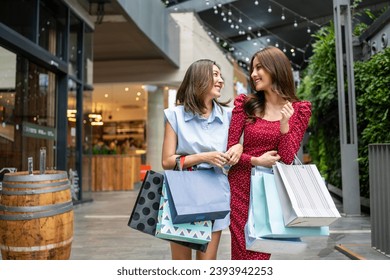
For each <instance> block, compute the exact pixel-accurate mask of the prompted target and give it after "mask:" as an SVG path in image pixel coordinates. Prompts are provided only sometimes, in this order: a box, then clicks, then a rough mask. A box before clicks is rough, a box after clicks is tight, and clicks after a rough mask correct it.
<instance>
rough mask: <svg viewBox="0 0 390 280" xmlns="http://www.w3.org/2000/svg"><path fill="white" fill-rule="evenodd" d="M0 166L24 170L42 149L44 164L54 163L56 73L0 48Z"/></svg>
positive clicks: (51, 164) (52, 166) (48, 165)
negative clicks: (42, 148) (31, 158)
mask: <svg viewBox="0 0 390 280" xmlns="http://www.w3.org/2000/svg"><path fill="white" fill-rule="evenodd" d="M0 57H1V61H2V64H1V68H0V108H1V109H0V110H1V111H0V113H1V126H0V169H2V168H4V167H13V168H17V170H19V171H23V170H27V160H28V158H29V157H33V164H34V169H39V151H40V148H41V147H45V148H46V153H47V158H46V167H47V168H48V169H56V166H55V162H56V161H55V157H56V151H55V148H56V146H55V142H56V141H55V137H56V127H55V124H56V115H55V107H56V85H57V82H56V75H55V74H54V73H52V72H50V71H47V70H45V69H43V68H41V67H39V66H37V65H36V64H34V63H32V62H31V61H29V60H28V59H26V58H25V57H22V56H20V55H16V54H14V53H12V52H10V51H8V50H6V49H4V48H1V47H0Z"/></svg>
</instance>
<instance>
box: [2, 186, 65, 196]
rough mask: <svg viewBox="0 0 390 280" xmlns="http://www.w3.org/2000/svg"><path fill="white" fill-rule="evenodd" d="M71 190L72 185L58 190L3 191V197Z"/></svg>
mask: <svg viewBox="0 0 390 280" xmlns="http://www.w3.org/2000/svg"><path fill="white" fill-rule="evenodd" d="M68 189H70V185H65V186H61V187H57V188H50V189H43V190H24V191H5V190H2V191H1V193H2V195H30V194H43V193H55V192H60V191H64V190H68Z"/></svg>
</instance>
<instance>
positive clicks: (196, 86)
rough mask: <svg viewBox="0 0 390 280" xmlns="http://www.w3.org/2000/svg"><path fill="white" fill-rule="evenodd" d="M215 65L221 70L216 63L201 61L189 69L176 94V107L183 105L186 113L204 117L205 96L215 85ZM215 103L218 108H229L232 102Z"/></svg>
mask: <svg viewBox="0 0 390 280" xmlns="http://www.w3.org/2000/svg"><path fill="white" fill-rule="evenodd" d="M213 65H215V66H217V67H218V68H219V69H221V68H220V67H219V66H218V65H217V64H216V63H215V62H214V61H212V60H209V59H200V60H197V61H195V62H193V63H192V64H191V65H190V67H189V68H188V69H187V71H186V73H185V75H184V79H183V81H182V83H181V84H180V87H179V89H178V90H177V94H176V105H183V106H184V110H185V111H186V112H192V113H193V114H199V115H202V114H203V113H204V112H205V110H206V104H205V103H204V100H205V96H206V95H207V94H208V93H209V92H210V90H211V88H212V87H213V85H214V79H213ZM214 101H215V102H216V103H217V104H218V106H227V104H228V103H229V102H230V100H229V101H227V102H220V101H218V100H216V99H214Z"/></svg>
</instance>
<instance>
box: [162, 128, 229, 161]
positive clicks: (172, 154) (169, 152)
mask: <svg viewBox="0 0 390 280" xmlns="http://www.w3.org/2000/svg"><path fill="white" fill-rule="evenodd" d="M176 147H177V135H176V133H175V131H174V130H173V128H172V126H171V125H170V123H169V122H168V121H167V122H166V123H165V133H164V141H163V148H162V166H163V168H164V169H173V168H174V167H175V165H176V158H177V157H178V156H180V155H178V154H176ZM185 156H186V157H185V160H184V166H183V168H188V167H191V166H194V165H197V164H200V163H202V162H206V163H209V164H211V165H215V166H217V167H220V168H223V166H224V165H225V164H227V162H228V161H229V160H230V158H229V155H228V154H227V153H224V152H218V151H213V152H204V153H199V154H192V155H185Z"/></svg>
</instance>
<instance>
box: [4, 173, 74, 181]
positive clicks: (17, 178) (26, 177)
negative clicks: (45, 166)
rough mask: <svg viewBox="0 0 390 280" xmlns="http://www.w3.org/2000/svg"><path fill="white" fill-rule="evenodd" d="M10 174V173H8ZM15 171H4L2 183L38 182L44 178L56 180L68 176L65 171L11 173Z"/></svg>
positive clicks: (44, 179)
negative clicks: (16, 174) (35, 173)
mask: <svg viewBox="0 0 390 280" xmlns="http://www.w3.org/2000/svg"><path fill="white" fill-rule="evenodd" d="M8 174H10V175H8ZM12 174H15V173H6V174H4V179H3V183H5V182H39V181H46V180H58V179H65V178H68V175H67V173H66V172H65V171H63V172H60V173H52V174H49V173H48V174H37V175H33V174H31V175H30V174H26V175H18V176H15V175H12Z"/></svg>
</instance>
